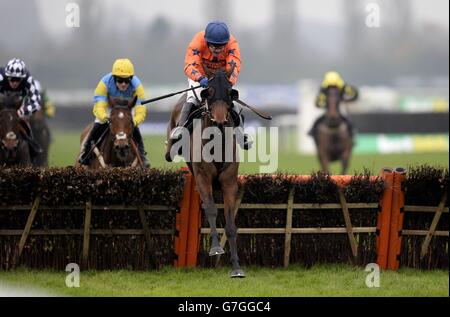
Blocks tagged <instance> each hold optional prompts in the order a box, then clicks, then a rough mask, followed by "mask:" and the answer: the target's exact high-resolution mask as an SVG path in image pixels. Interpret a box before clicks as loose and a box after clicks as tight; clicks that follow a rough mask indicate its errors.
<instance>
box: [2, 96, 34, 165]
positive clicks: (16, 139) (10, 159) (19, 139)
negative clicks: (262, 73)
mask: <svg viewBox="0 0 450 317" xmlns="http://www.w3.org/2000/svg"><path fill="white" fill-rule="evenodd" d="M21 106H22V98H21V97H20V96H19V95H17V94H14V93H12V94H10V93H7V94H4V95H3V94H0V165H2V166H29V165H31V158H30V148H29V144H28V142H27V141H26V139H25V138H24V137H23V135H25V134H26V130H25V129H26V127H24V125H23V124H22V122H21V121H20V118H19V116H18V114H17V110H18V109H19V108H20V107H21Z"/></svg>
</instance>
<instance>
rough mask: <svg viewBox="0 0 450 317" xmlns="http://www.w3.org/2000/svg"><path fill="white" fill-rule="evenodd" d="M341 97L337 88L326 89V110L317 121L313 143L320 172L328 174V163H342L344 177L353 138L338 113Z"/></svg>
mask: <svg viewBox="0 0 450 317" xmlns="http://www.w3.org/2000/svg"><path fill="white" fill-rule="evenodd" d="M341 101H342V95H341V92H340V90H339V88H338V87H329V88H328V89H327V110H326V113H325V115H324V116H322V117H320V118H319V119H318V123H317V129H316V131H315V133H314V141H315V144H316V147H317V153H318V156H319V161H320V164H321V168H322V171H323V172H324V173H327V174H329V172H330V171H329V164H330V162H334V161H338V160H340V161H341V162H342V174H343V175H345V174H346V173H347V169H348V163H349V159H350V155H351V153H352V148H353V138H352V136H351V135H350V133H349V127H348V123H347V121H346V120H345V118H344V117H343V116H342V114H341V113H340V111H339V105H340V103H341Z"/></svg>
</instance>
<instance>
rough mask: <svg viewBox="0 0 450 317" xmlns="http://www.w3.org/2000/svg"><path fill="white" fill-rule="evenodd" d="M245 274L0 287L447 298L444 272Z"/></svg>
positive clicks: (325, 269)
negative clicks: (371, 277)
mask: <svg viewBox="0 0 450 317" xmlns="http://www.w3.org/2000/svg"><path fill="white" fill-rule="evenodd" d="M245 271H246V274H247V278H245V279H230V278H229V277H228V269H227V268H219V269H175V268H172V267H166V268H163V269H162V270H160V271H157V272H155V271H149V272H132V271H87V272H83V271H82V272H81V275H80V287H79V288H68V287H66V285H65V279H66V276H67V274H68V273H67V272H55V271H37V270H30V269H26V268H19V269H17V270H15V271H12V272H4V271H3V272H2V271H0V281H1V282H0V285H1V284H6V285H9V286H13V287H16V288H20V289H22V290H29V289H40V290H41V291H42V292H44V293H46V294H51V295H62V296H164V297H173V296H181V297H184V296H186V297H190V296H217V297H231V296H237V297H265V296H267V297H291V296H449V280H448V272H447V271H440V270H435V271H419V270H411V269H400V270H399V271H398V272H393V271H382V272H381V276H380V287H379V288H375V287H374V288H368V287H367V286H366V284H365V280H366V276H367V274H368V273H366V272H365V271H364V268H363V267H352V266H346V265H326V266H315V267H313V268H311V269H305V268H301V267H299V266H291V267H289V268H280V269H270V268H256V267H249V268H245Z"/></svg>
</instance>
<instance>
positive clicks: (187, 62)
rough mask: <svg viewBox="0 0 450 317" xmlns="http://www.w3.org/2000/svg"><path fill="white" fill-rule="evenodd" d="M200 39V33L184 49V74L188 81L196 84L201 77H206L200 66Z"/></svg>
mask: <svg viewBox="0 0 450 317" xmlns="http://www.w3.org/2000/svg"><path fill="white" fill-rule="evenodd" d="M202 37H203V35H202V34H201V33H197V34H196V35H195V36H194V38H193V39H192V41H191V43H189V46H188V48H187V49H186V56H185V59H184V73H185V74H186V76H187V77H188V78H190V79H192V80H193V81H195V82H198V81H199V80H200V78H201V77H203V76H206V75H205V72H204V70H203V66H202V57H201V52H202V49H204V48H202V47H201V46H202Z"/></svg>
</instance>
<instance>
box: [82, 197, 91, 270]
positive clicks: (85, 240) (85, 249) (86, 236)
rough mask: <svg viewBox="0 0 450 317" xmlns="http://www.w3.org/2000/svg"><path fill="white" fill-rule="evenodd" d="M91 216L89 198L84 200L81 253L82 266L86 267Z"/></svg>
mask: <svg viewBox="0 0 450 317" xmlns="http://www.w3.org/2000/svg"><path fill="white" fill-rule="evenodd" d="M91 216H92V203H91V199H89V201H87V202H86V211H85V217H84V233H83V254H82V266H83V268H85V269H87V268H88V262H89V239H90V235H91Z"/></svg>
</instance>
